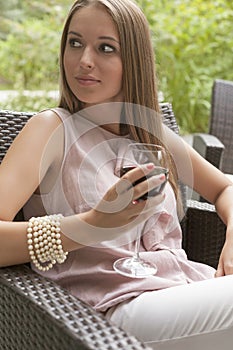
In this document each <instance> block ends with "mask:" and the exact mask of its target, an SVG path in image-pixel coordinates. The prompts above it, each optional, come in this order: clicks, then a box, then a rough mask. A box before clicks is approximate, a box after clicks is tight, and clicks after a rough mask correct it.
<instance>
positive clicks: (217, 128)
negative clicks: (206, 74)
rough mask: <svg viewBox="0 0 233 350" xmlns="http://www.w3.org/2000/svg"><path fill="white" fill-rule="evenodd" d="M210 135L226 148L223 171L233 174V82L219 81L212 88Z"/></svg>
mask: <svg viewBox="0 0 233 350" xmlns="http://www.w3.org/2000/svg"><path fill="white" fill-rule="evenodd" d="M209 133H210V134H211V135H214V136H216V137H217V138H218V139H219V140H220V141H221V142H222V143H223V144H224V146H225V150H224V152H223V159H222V167H221V170H222V171H223V172H225V173H229V174H233V153H232V150H233V82H232V81H227V80H221V79H217V80H215V81H214V84H213V88H212V100H211V115H210V126H209Z"/></svg>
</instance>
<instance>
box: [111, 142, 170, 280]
mask: <svg viewBox="0 0 233 350" xmlns="http://www.w3.org/2000/svg"><path fill="white" fill-rule="evenodd" d="M151 162H152V163H154V165H155V168H154V169H153V170H152V171H151V172H150V173H149V174H147V175H145V176H143V177H142V178H140V179H139V180H137V181H135V183H133V186H135V185H137V184H138V183H140V182H142V181H145V180H146V179H147V178H149V177H151V176H154V175H160V174H164V175H165V178H164V181H163V182H162V183H161V184H160V185H159V186H157V187H155V188H153V189H152V190H149V191H148V192H147V193H145V194H144V195H142V196H141V197H140V198H138V199H137V200H138V201H141V200H146V199H147V198H149V197H151V196H156V195H158V194H160V193H161V192H162V191H163V189H164V187H165V184H166V182H167V180H168V159H167V154H166V151H165V149H164V147H162V146H160V145H153V144H146V143H130V144H129V145H128V146H127V148H126V151H125V154H124V157H123V158H122V161H121V168H120V176H123V175H124V174H125V173H127V172H128V171H130V170H132V169H134V168H135V167H140V166H141V165H143V164H147V163H151ZM140 240H141V234H140V233H139V234H138V236H137V238H136V242H135V252H134V255H133V257H125V258H121V259H118V260H116V261H115V262H114V264H113V268H114V270H115V271H117V272H118V273H120V274H122V275H124V276H128V277H134V278H144V277H147V276H151V275H154V274H155V273H156V272H157V268H156V266H154V265H151V264H149V263H148V262H146V261H144V260H142V259H141V257H140V253H139V248H140Z"/></svg>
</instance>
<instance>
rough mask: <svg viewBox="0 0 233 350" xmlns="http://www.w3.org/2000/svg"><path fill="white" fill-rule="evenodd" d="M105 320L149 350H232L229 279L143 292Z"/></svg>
mask: <svg viewBox="0 0 233 350" xmlns="http://www.w3.org/2000/svg"><path fill="white" fill-rule="evenodd" d="M106 317H107V318H108V319H109V320H110V321H111V322H113V323H115V324H117V325H118V326H120V327H121V328H123V329H124V330H126V331H129V332H130V333H131V334H134V335H135V336H136V337H137V338H138V339H140V340H141V341H143V342H145V343H146V344H147V345H148V346H149V347H151V348H152V349H157V350H160V349H161V350H232V349H233V275H231V276H224V277H219V278H213V279H209V280H205V281H201V282H194V283H191V284H187V285H182V286H177V287H171V288H167V289H163V290H159V291H151V292H144V293H142V294H141V295H140V296H138V297H136V298H133V299H130V300H129V301H125V302H123V303H121V304H119V305H117V306H115V307H112V308H111V309H110V310H108V312H107V313H106ZM126 350H127V349H126Z"/></svg>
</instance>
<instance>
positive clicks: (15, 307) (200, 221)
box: [0, 104, 225, 350]
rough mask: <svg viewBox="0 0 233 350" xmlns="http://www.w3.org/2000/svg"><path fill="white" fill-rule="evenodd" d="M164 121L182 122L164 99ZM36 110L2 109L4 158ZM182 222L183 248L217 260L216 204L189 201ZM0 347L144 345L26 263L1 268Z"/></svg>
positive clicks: (132, 348) (221, 231)
mask: <svg viewBox="0 0 233 350" xmlns="http://www.w3.org/2000/svg"><path fill="white" fill-rule="evenodd" d="M161 111H162V112H163V118H164V122H165V124H166V125H167V126H169V127H170V128H171V129H172V130H173V131H174V132H176V133H178V127H177V124H176V120H175V117H174V114H173V111H172V106H171V105H170V104H161ZM32 115H33V113H18V112H9V111H0V140H1V143H0V147H1V156H0V162H1V160H2V158H3V156H4V154H5V152H6V150H7V149H8V147H9V146H10V144H11V142H12V141H13V139H14V138H15V136H16V135H17V134H18V132H19V130H20V129H21V128H22V127H23V125H24V124H25V123H26V121H27V120H28V118H30V117H31V116H32ZM187 207H188V210H187V215H186V220H185V223H184V225H183V228H184V230H183V238H184V249H185V250H186V252H187V255H188V257H189V258H190V259H193V260H196V261H201V262H205V263H209V264H210V265H212V266H215V267H216V265H217V262H218V257H219V252H220V250H221V248H222V244H223V240H224V235H225V226H224V225H223V223H222V222H221V220H220V219H219V218H218V217H217V215H216V213H215V211H214V207H213V206H211V205H207V204H205V203H199V202H196V201H189V202H188V206H187ZM0 349H1V350H32V349H35V350H55V349H56V350H74V349H75V350H78V349H79V350H84V349H90V350H91V349H96V350H118V349H119V350H120V349H124V350H140V349H149V348H148V347H146V346H145V345H143V344H142V343H141V342H139V341H138V340H137V339H136V338H135V337H133V336H131V335H129V334H126V333H125V332H123V331H122V330H120V329H119V328H117V327H115V326H112V325H111V324H110V323H109V322H108V321H107V320H106V319H105V318H104V317H103V315H102V314H99V313H97V312H95V311H94V310H93V309H92V308H91V307H89V306H87V305H85V304H84V303H83V302H82V301H80V300H78V299H76V298H74V297H72V296H71V295H70V294H69V293H68V292H67V291H65V290H64V289H62V288H60V286H58V285H56V284H55V283H54V282H52V281H49V280H48V279H46V278H44V277H42V276H39V275H37V274H36V273H35V272H34V271H32V270H31V269H30V268H29V267H28V266H26V265H20V266H13V267H10V268H2V269H0Z"/></svg>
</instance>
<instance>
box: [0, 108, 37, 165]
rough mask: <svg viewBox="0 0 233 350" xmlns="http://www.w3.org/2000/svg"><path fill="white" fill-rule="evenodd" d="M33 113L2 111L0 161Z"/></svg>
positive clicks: (0, 116)
mask: <svg viewBox="0 0 233 350" xmlns="http://www.w3.org/2000/svg"><path fill="white" fill-rule="evenodd" d="M32 115H33V113H28V112H26V113H25V112H12V111H0V163H1V161H2V159H3V157H4V155H5V154H6V152H7V150H8V148H9V147H10V145H11V143H12V141H13V140H14V138H15V137H16V135H18V133H19V132H20V130H21V129H22V127H23V126H24V125H25V124H26V122H27V121H28V119H29V118H30V117H31V116H32Z"/></svg>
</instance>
